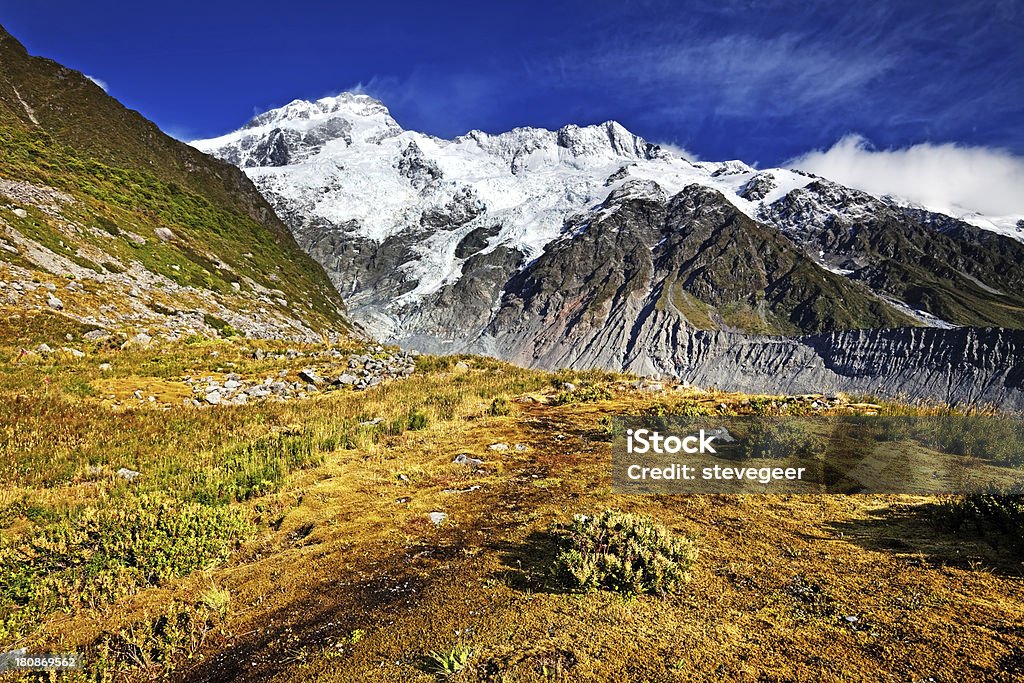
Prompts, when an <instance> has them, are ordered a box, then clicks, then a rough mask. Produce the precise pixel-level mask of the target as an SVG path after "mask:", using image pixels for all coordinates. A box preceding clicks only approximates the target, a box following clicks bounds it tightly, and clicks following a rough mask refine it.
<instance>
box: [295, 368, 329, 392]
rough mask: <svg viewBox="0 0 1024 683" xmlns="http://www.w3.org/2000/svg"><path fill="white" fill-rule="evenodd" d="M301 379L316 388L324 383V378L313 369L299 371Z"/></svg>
mask: <svg viewBox="0 0 1024 683" xmlns="http://www.w3.org/2000/svg"><path fill="white" fill-rule="evenodd" d="M299 379H301V380H302V381H304V382H307V383H309V384H312V385H313V386H314V387H317V386H320V385H321V384H323V383H324V378H323V377H321V376H320V375H318V374H317V372H316V370H314V369H313V368H303V369H302V370H299Z"/></svg>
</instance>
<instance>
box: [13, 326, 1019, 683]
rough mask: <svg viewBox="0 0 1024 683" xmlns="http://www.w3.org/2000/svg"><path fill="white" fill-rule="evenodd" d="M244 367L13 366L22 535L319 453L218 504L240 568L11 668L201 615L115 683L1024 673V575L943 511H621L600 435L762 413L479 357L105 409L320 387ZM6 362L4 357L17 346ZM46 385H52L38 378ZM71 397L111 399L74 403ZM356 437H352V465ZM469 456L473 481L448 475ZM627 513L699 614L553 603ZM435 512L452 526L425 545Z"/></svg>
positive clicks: (882, 502) (872, 504)
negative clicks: (283, 440) (946, 525)
mask: <svg viewBox="0 0 1024 683" xmlns="http://www.w3.org/2000/svg"><path fill="white" fill-rule="evenodd" d="M252 348H253V343H252V342H247V341H245V340H236V341H234V342H230V343H229V342H223V343H219V344H217V345H216V346H210V345H198V346H185V345H180V346H173V347H172V346H158V347H156V348H154V349H151V350H147V351H145V352H131V353H128V352H121V351H103V350H90V352H89V356H88V357H87V358H86V359H85V360H84V361H75V362H71V361H66V362H61V363H57V364H52V363H51V364H47V365H42V364H41V363H40V362H36V361H33V362H25V363H23V364H22V365H14V364H13V361H9V362H8V363H7V364H6V365H5V366H4V368H3V371H4V372H5V373H6V376H7V377H8V378H10V379H11V381H10V383H8V384H5V385H4V388H3V389H0V393H2V394H3V396H2V398H3V399H4V402H3V405H5V406H7V407H6V409H0V434H2V435H3V437H4V439H3V444H4V445H3V446H2V448H4V449H6V450H4V451H3V452H2V453H0V456H2V457H3V458H4V459H3V462H4V463H5V464H4V468H5V469H4V470H3V475H2V476H3V482H4V485H3V488H2V489H0V510H5V511H6V513H5V515H4V516H3V517H2V519H0V533H2V534H3V537H4V538H5V539H12V538H27V537H29V535H30V534H31V533H32V532H33V530H35V529H38V528H39V527H41V526H44V525H46V524H48V523H49V521H48V520H50V519H51V518H60V517H63V516H72V517H73V516H74V515H75V514H76V511H77V510H81V509H83V508H86V507H97V508H102V507H103V506H104V505H110V504H117V502H118V501H121V500H125V499H126V498H125V496H126V495H127V493H126V491H127V492H130V491H131V489H130V488H128V486H129V485H127V484H126V483H125V482H123V481H120V480H119V479H118V478H117V477H115V476H113V475H112V474H111V472H112V470H114V469H116V467H118V466H128V467H132V468H133V469H138V470H140V471H142V472H143V473H144V476H143V479H141V480H140V481H139V482H138V483H137V486H138V487H139V489H142V490H147V489H148V490H152V489H160V490H162V491H164V492H165V493H166V494H168V495H172V496H180V497H182V498H183V499H188V496H191V495H193V494H194V490H193V489H191V488H189V486H188V485H186V484H189V482H192V481H194V474H195V473H196V472H200V471H211V472H214V471H219V470H218V468H223V463H224V462H225V461H224V457H225V453H228V452H233V451H232V449H237V448H238V447H240V446H244V445H246V444H252V443H255V442H258V441H260V440H261V439H267V438H270V437H273V436H275V435H291V436H293V437H294V438H301V439H302V440H303V442H304V443H305V442H306V441H307V440H308V443H309V444H311V447H312V448H314V450H315V451H316V453H317V454H318V455H317V457H316V458H314V459H312V460H311V461H309V462H308V463H307V464H305V465H301V466H297V467H295V468H293V469H289V470H287V471H286V472H285V473H284V474H283V476H282V478H281V480H280V481H279V482H277V483H276V484H275V486H273V487H271V488H269V489H267V490H266V491H265V492H263V493H261V494H259V495H256V496H254V497H251V498H248V499H245V500H242V501H228V502H227V503H223V504H226V505H230V506H232V507H233V508H237V509H239V510H243V511H245V513H246V515H247V516H248V517H249V518H250V519H251V520H252V522H253V523H254V524H255V525H256V529H257V533H256V536H255V538H254V539H253V540H252V541H250V542H248V543H246V544H245V545H243V546H242V547H241V548H240V549H239V550H238V551H236V552H235V553H234V555H233V556H232V557H231V558H230V559H229V560H228V561H227V562H225V563H222V564H219V565H214V566H211V567H209V568H207V569H203V570H199V571H194V572H191V573H188V574H186V575H183V576H180V577H178V578H172V579H170V580H167V581H163V582H161V583H159V584H158V585H153V586H149V587H146V586H142V587H139V588H138V589H137V590H134V591H131V592H130V593H129V594H127V595H125V596H124V597H122V598H119V599H117V600H116V601H115V602H114V603H111V604H104V605H98V606H96V607H76V608H74V609H72V610H70V611H68V612H50V613H46V614H42V615H40V617H39V619H38V622H37V623H36V625H35V626H34V627H33V628H32V629H31V632H30V634H29V635H27V636H26V637H25V638H23V639H21V640H19V641H18V643H6V642H4V643H0V648H2V647H4V646H8V645H10V646H14V645H15V644H24V645H27V646H29V647H31V648H32V649H34V650H37V651H41V650H54V649H56V650H76V649H78V650H83V649H84V651H85V652H86V655H87V660H88V659H89V658H90V657H92V658H93V660H94V662H95V661H96V658H97V657H100V655H101V653H100V652H99V650H97V649H96V646H95V643H97V642H99V641H100V640H102V638H103V634H108V642H110V640H109V639H110V637H111V636H112V634H124V633H134V634H136V635H137V634H139V633H142V632H143V630H144V629H143V627H142V626H140V624H145V623H149V624H152V623H153V622H154V620H157V619H158V617H159V615H161V614H163V613H165V611H166V610H168V609H170V606H172V605H179V606H180V605H185V606H189V607H188V609H190V610H197V612H196V613H197V614H201V615H203V617H202V618H203V619H207V620H208V621H204V622H203V624H204V626H203V628H202V629H201V632H202V637H201V638H193V639H192V640H191V641H189V640H187V639H186V640H184V641H182V642H183V643H184V644H182V645H180V646H178V647H177V649H175V650H173V652H172V653H171V655H170V659H169V661H166V662H163V663H154V662H150V663H149V664H147V665H146V666H145V667H140V666H138V665H133V664H131V663H126V662H124V661H122V660H118V659H116V657H114V655H111V654H110V652H107V654H106V655H105V656H106V657H108V660H107V661H106V663H105V664H104V666H105V667H106V669H105V670H106V671H107V675H108V676H109V677H111V678H112V679H128V680H146V679H153V678H156V677H160V676H162V675H168V672H169V671H172V670H173V672H174V673H173V676H174V677H175V678H181V679H184V680H226V679H238V680H256V679H258V680H275V681H314V680H316V681H360V682H362V681H381V682H384V681H387V682H390V681H425V682H426V681H433V680H437V676H436V674H434V673H431V672H430V667H429V662H427V661H425V657H426V655H427V653H428V652H430V651H431V650H434V651H438V652H451V651H452V650H453V649H454V648H456V647H457V646H464V647H467V648H471V649H472V651H473V656H472V657H471V658H470V661H469V665H468V667H467V669H466V670H465V671H463V672H462V673H460V674H459V675H458V676H459V678H458V679H457V680H463V681H508V682H518V681H524V682H525V681H618V680H631V681H634V680H636V681H666V682H667V681H676V682H678V681H705V680H723V681H805V680H806V681H846V680H894V681H907V680H927V678H928V677H933V678H935V679H936V680H964V681H966V680H976V679H979V678H986V679H990V680H1013V679H1014V676H1018V675H1020V672H1021V669H1020V667H1021V662H1022V661H1024V659H1022V653H1024V621H1022V618H1021V615H1022V614H1024V582H1022V580H1021V578H1020V569H1021V567H1020V566H1019V565H1014V564H1012V563H1010V562H1008V561H1007V560H1006V558H1005V557H1003V556H1001V555H1000V554H999V553H997V552H996V551H994V550H993V549H992V548H990V547H988V546H987V545H984V544H982V543H979V542H973V541H964V540H963V539H956V538H953V537H950V536H943V535H939V534H938V533H937V532H936V531H935V530H934V528H933V527H932V526H931V525H930V523H929V522H928V520H927V517H926V515H925V514H924V511H925V510H926V509H927V508H928V506H929V505H930V504H931V502H932V500H931V499H928V498H914V497H899V496H812V495H800V496H624V495H613V494H612V493H611V492H610V491H611V486H610V484H611V482H610V467H609V462H610V459H609V443H608V441H607V440H606V439H607V432H606V428H605V425H604V423H603V419H604V418H606V416H608V415H610V414H616V413H638V412H640V411H644V410H647V409H650V408H651V407H652V406H653V405H654V404H655V403H660V404H663V405H662V409H665V410H669V411H671V410H672V409H673V408H678V407H679V406H680V405H682V404H684V402H685V403H686V405H691V404H698V405H703V406H706V407H708V408H709V409H710V408H717V407H718V406H719V405H721V404H723V403H724V404H725V405H726V406H727V408H728V409H729V410H735V411H740V412H742V411H747V410H751V409H752V408H751V406H752V405H754V406H762V404H763V405H770V401H768V400H767V399H766V400H764V401H761V402H757V401H754V402H753V403H752V402H751V399H750V397H747V396H743V395H739V394H725V393H720V392H710V393H704V392H697V391H682V392H674V393H671V394H667V395H662V396H651V395H649V394H641V393H637V392H633V391H630V390H627V389H626V386H627V385H626V383H625V382H623V381H622V379H621V378H618V377H616V376H614V375H610V374H602V373H589V374H588V373H562V374H560V375H557V376H554V375H550V374H546V373H540V372H534V371H528V370H523V369H519V368H515V367H512V366H509V365H507V364H503V363H497V362H494V361H489V360H485V359H470V360H469V362H470V365H471V369H470V371H468V372H462V373H457V372H455V370H454V369H453V368H452V367H451V364H450V363H447V362H436V361H427V362H425V363H424V365H423V367H424V368H430V369H429V371H428V372H423V373H417V375H415V376H414V377H412V378H410V379H408V380H402V381H395V382H391V383H387V384H385V385H383V386H380V387H378V388H375V389H372V390H369V391H366V392H362V393H353V392H349V391H337V392H332V393H329V394H326V395H323V396H318V397H316V398H312V399H309V400H304V401H297V400H296V401H289V402H281V403H272V402H268V403H256V404H250V405H247V406H240V407H218V408H213V409H193V408H184V407H182V406H180V401H178V403H179V405H174V401H173V400H168V401H167V402H166V405H162V404H161V402H158V403H157V405H156V406H152V405H148V402H147V403H144V404H142V405H140V406H139V407H134V406H121V408H119V409H118V410H112V409H111V407H110V405H109V401H108V399H106V398H105V396H106V395H108V394H109V393H113V394H114V395H115V396H125V395H131V394H132V392H133V391H134V390H135V388H143V387H147V389H144V391H149V390H150V389H148V388H149V387H151V388H153V389H154V390H156V391H158V392H159V390H160V388H161V387H170V386H173V385H174V382H176V381H177V379H179V378H178V377H177V376H176V375H175V374H174V373H179V374H198V373H201V372H204V373H215V372H217V371H218V370H217V368H222V369H223V368H224V367H225V363H234V364H235V365H234V367H233V368H232V369H233V370H234V371H236V372H239V373H240V374H242V375H243V376H249V375H259V374H260V373H264V372H268V371H270V370H272V369H275V370H276V369H279V368H285V369H289V371H290V372H294V371H295V370H296V369H298V368H299V367H302V366H303V364H304V361H303V359H298V360H296V361H287V362H286V361H273V362H257V361H253V360H251V358H250V356H251V349H252ZM211 350H216V351H217V356H211V355H210V352H211ZM0 351H2V349H0ZM8 351H9V355H8V358H12V357H13V356H14V347H9V348H8ZM154 361H155V362H154ZM100 362H111V363H112V364H113V366H114V367H113V368H112V371H111V374H112V376H111V377H104V376H103V375H102V373H100V372H99V371H98V370H96V369H95V368H96V365H98V364H99V363H100ZM43 375H46V376H50V377H51V383H50V384H48V385H43V384H41V383H40V382H39V378H40V376H43ZM69 377H76V378H79V379H83V380H85V381H87V382H89V383H91V384H92V385H93V386H95V387H96V389H97V392H96V394H95V395H93V396H81V395H78V394H75V393H71V392H68V391H66V390H65V389H64V387H65V386H67V382H66V380H67V379H68V378H69ZM566 380H570V381H574V382H577V383H586V382H591V381H593V382H599V383H601V384H602V385H603V386H606V387H608V388H609V389H610V390H611V392H612V398H611V399H608V400H604V401H597V402H591V403H573V404H566V405H561V406H556V405H551V399H552V398H553V397H554V396H556V395H557V393H558V388H556V387H560V386H561V384H560V383H561V382H563V381H566ZM126 392H127V393H126ZM172 393H173V392H172ZM154 395H156V394H154ZM159 395H160V396H164V395H165V394H164V393H160V394H159ZM496 397H507V398H509V399H512V400H510V403H509V406H510V408H511V411H510V414H509V415H492V414H491V413H492V412H493V411H492V410H491V406H492V402H493V400H494V398H496ZM526 397H532V398H531V399H530V400H528V401H527V402H520V401H518V400H515V399H517V398H523V399H525V398H526ZM172 398H176V396H172ZM865 406H870V407H865V408H863V410H865V411H866V410H876V409H879V408H880V406H879V405H877V404H865ZM410 410H417V411H422V412H423V413H425V414H426V415H427V418H428V420H427V425H426V427H425V428H424V429H419V430H411V431H410V430H399V433H379V432H375V431H368V430H366V429H364V428H359V427H358V422H359V421H362V420H366V419H369V418H372V417H384V418H385V420H386V421H389V420H394V419H399V418H401V417H402V416H405V415H407V414H408V412H409V411H410ZM342 436H344V437H345V438H348V439H351V441H350V442H347V443H346V444H344V445H343V444H342V443H341V440H340V439H341V437H342ZM332 439H333V440H332ZM496 442H503V443H507V444H509V445H510V446H514V445H515V444H523V445H525V446H526V449H525V450H522V451H517V450H516V449H515V448H514V447H513V448H510V449H509V450H507V451H501V452H498V451H494V450H492V449H490V448H489V446H490V445H491V444H494V443H496ZM460 453H466V454H468V455H470V456H472V457H475V458H479V459H481V460H483V461H484V464H483V465H482V466H481V467H480V468H478V469H474V468H470V467H466V466H463V465H456V464H453V463H452V460H453V458H454V457H455V456H456V455H458V454H460ZM90 467H94V468H95V467H99V468H100V470H99V471H98V473H97V470H90V469H89V468H90ZM90 472H93V474H90ZM473 487H479V488H475V489H474V488H473ZM470 489H471V490H470ZM460 491H461V492H460ZM611 507H614V508H620V509H622V510H626V511H629V512H634V513H638V514H644V515H648V516H650V517H652V518H654V519H655V520H657V521H658V522H660V523H661V524H664V525H665V526H667V527H668V528H669V529H671V530H672V531H673V532H675V533H678V534H682V535H685V536H688V537H690V538H692V539H694V540H695V542H696V544H697V547H698V549H699V552H700V555H699V559H698V561H697V563H696V564H695V565H694V567H693V570H692V574H693V579H692V582H691V584H690V585H689V587H688V589H687V590H686V591H685V592H684V593H683V594H682V595H680V596H677V597H673V598H668V599H659V598H655V597H651V596H638V597H633V598H624V597H623V596H620V595H616V594H611V593H606V592H601V593H597V594H593V595H586V596H583V595H574V594H565V593H562V592H560V591H559V590H558V589H557V587H554V586H552V585H550V583H549V582H548V581H546V580H545V575H544V563H545V561H546V559H548V558H549V557H550V554H551V552H552V547H551V540H550V538H549V537H548V536H546V535H545V530H546V529H548V527H549V526H550V525H551V524H552V523H553V522H556V521H558V522H565V521H568V520H569V519H570V518H571V516H572V515H573V514H574V513H578V512H583V513H586V512H595V511H600V510H603V509H606V508H611ZM431 512H443V513H445V514H446V515H447V518H446V519H445V520H444V521H443V522H442V523H441V524H440V525H435V524H433V523H432V522H431V521H430V519H429V514H430V513H431ZM211 603H213V604H214V607H213V608H210V607H209V605H210V604H211ZM175 609H178V608H175ZM204 610H205V611H204ZM215 612H216V613H218V614H214V613H215ZM220 612H223V614H219V613H220ZM847 617H853V618H855V620H854V621H851V620H848V619H847ZM139 637H141V636H139ZM193 641H194V642H193ZM1014 667H1017V668H1016V669H1014ZM1014 672H1016V673H1014ZM93 673H95V669H94V670H93ZM69 680H74V679H73V677H69Z"/></svg>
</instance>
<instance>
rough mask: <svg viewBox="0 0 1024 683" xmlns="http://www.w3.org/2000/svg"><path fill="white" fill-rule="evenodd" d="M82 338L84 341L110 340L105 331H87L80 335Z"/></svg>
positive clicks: (108, 334)
mask: <svg viewBox="0 0 1024 683" xmlns="http://www.w3.org/2000/svg"><path fill="white" fill-rule="evenodd" d="M82 338H83V339H85V340H86V341H91V342H100V341H105V340H107V339H110V333H109V332H107V331H106V330H89V331H88V332H86V333H85V334H83V335H82Z"/></svg>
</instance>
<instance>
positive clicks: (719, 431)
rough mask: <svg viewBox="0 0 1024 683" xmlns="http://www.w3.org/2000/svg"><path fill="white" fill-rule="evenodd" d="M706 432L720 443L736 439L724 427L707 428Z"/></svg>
mask: <svg viewBox="0 0 1024 683" xmlns="http://www.w3.org/2000/svg"><path fill="white" fill-rule="evenodd" d="M707 433H708V434H710V435H711V436H713V437H714V438H715V439H716V440H718V441H721V442H722V443H732V442H734V441H735V440H736V439H735V438H734V437H733V435H732V434H730V433H729V430H728V429H726V428H725V427H715V428H714V429H709V430H708V432H707Z"/></svg>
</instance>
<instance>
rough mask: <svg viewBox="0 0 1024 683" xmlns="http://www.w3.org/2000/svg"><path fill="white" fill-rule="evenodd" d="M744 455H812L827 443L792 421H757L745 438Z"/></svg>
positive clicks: (754, 456)
mask: <svg viewBox="0 0 1024 683" xmlns="http://www.w3.org/2000/svg"><path fill="white" fill-rule="evenodd" d="M743 441H744V445H745V448H744V455H746V457H748V458H772V459H776V458H789V457H793V456H812V455H817V454H818V453H820V452H821V451H822V449H823V448H824V446H825V444H824V442H823V441H822V439H821V438H819V437H818V436H817V435H816V434H814V433H813V432H810V431H808V430H807V428H805V427H804V426H803V425H801V424H799V423H796V422H792V421H782V422H760V421H759V422H757V423H756V424H754V425H753V427H751V429H750V433H749V434H748V435H747V436H746V437H745V438H744V440H743Z"/></svg>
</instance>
